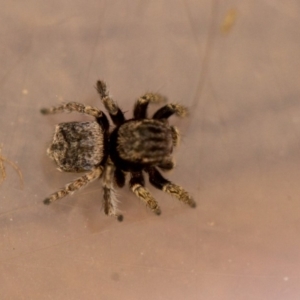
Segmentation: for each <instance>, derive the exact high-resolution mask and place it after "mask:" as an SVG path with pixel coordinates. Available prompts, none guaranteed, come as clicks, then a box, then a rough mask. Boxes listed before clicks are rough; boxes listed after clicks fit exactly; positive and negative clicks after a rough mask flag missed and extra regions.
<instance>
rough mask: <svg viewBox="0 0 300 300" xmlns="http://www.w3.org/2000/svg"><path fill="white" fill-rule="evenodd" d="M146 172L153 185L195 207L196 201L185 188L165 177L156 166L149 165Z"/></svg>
mask: <svg viewBox="0 0 300 300" xmlns="http://www.w3.org/2000/svg"><path fill="white" fill-rule="evenodd" d="M146 172H147V173H148V174H149V181H150V183H151V184H152V185H153V186H155V187H156V188H158V189H160V190H162V191H164V192H166V193H168V194H170V195H172V196H175V197H176V198H177V199H179V200H180V201H181V202H183V203H186V204H188V205H189V206H191V207H196V202H195V201H194V200H193V198H192V197H191V196H190V195H189V194H188V192H187V191H186V190H184V189H183V188H182V187H181V186H179V185H176V184H174V183H172V182H171V181H169V180H167V179H165V178H164V177H163V176H162V175H161V174H160V172H159V171H158V170H157V169H156V168H154V167H150V168H148V169H147V170H146Z"/></svg>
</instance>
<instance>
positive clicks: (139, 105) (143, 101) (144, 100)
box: [133, 93, 166, 119]
mask: <svg viewBox="0 0 300 300" xmlns="http://www.w3.org/2000/svg"><path fill="white" fill-rule="evenodd" d="M165 101H166V98H165V97H163V96H162V95H160V94H154V93H146V94H145V95H143V96H142V97H140V98H139V99H138V100H137V102H136V103H135V106H134V110H133V116H134V118H135V119H146V118H147V109H148V105H149V103H160V102H165Z"/></svg>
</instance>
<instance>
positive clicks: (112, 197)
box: [103, 159, 123, 221]
mask: <svg viewBox="0 0 300 300" xmlns="http://www.w3.org/2000/svg"><path fill="white" fill-rule="evenodd" d="M113 176H114V165H113V164H112V162H111V161H110V159H108V161H107V163H106V166H105V170H104V175H103V207H104V212H105V214H106V215H109V216H113V217H116V218H117V219H118V221H123V216H122V215H121V214H120V213H119V211H118V207H117V204H118V200H117V197H116V194H115V190H114V188H113Z"/></svg>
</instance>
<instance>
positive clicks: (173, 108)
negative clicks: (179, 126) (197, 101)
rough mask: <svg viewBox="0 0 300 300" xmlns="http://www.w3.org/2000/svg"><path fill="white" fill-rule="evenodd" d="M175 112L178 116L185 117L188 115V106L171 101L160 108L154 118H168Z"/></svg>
mask: <svg viewBox="0 0 300 300" xmlns="http://www.w3.org/2000/svg"><path fill="white" fill-rule="evenodd" d="M173 114H175V115H176V116H178V117H185V116H186V115H187V108H186V107H184V106H182V105H179V104H174V103H169V104H167V105H165V106H163V107H162V108H160V109H159V110H158V111H157V112H156V113H155V114H154V115H153V119H167V118H169V117H171V116H172V115H173Z"/></svg>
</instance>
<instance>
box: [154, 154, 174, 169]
mask: <svg viewBox="0 0 300 300" xmlns="http://www.w3.org/2000/svg"><path fill="white" fill-rule="evenodd" d="M157 166H158V167H159V168H161V169H162V170H164V171H169V170H172V169H173V168H174V166H175V163H174V161H173V159H172V157H168V158H167V159H165V160H164V161H162V162H161V163H160V164H158V165H157Z"/></svg>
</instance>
